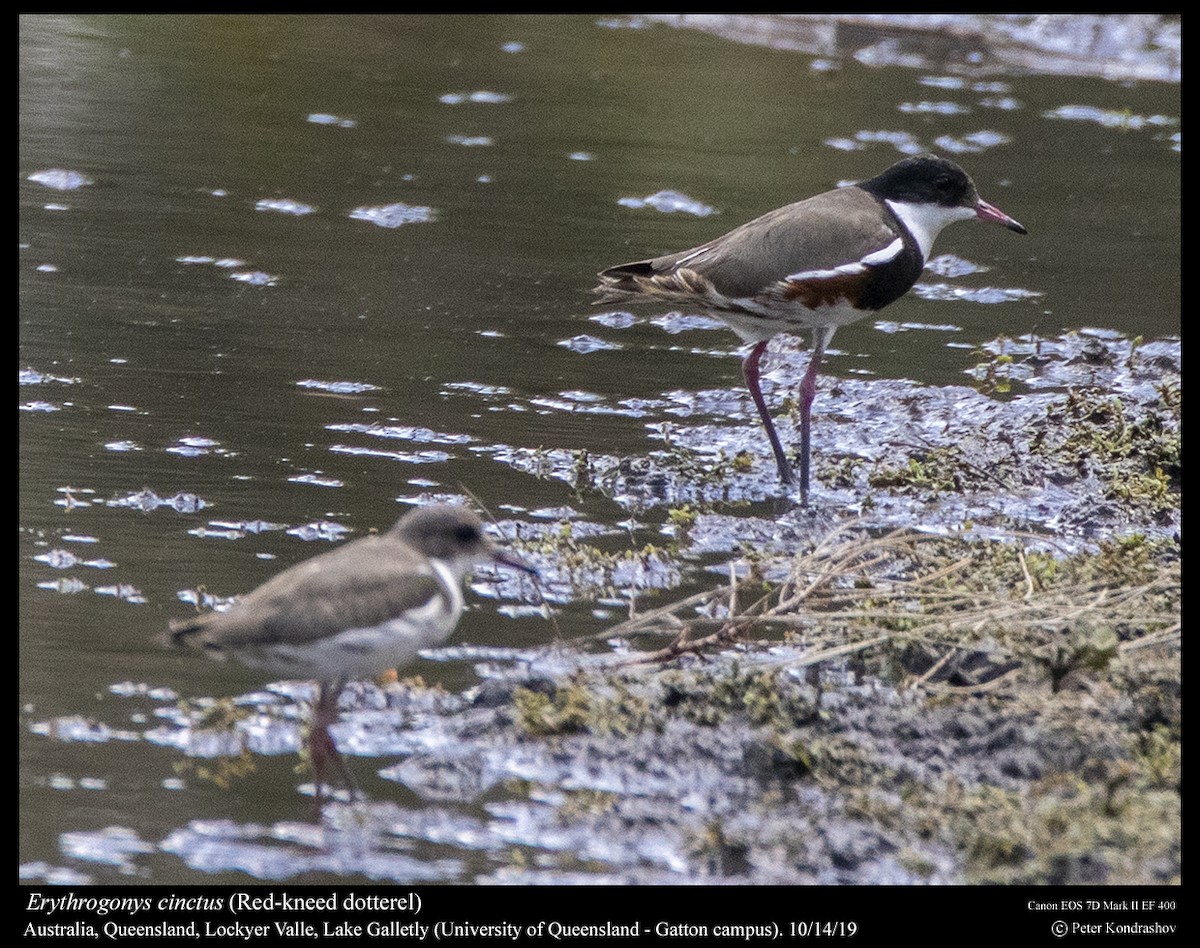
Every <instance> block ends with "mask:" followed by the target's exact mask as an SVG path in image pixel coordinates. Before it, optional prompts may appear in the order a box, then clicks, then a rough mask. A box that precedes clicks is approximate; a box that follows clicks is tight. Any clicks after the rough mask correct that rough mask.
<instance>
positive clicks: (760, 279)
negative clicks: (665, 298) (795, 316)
mask: <svg viewBox="0 0 1200 948" xmlns="http://www.w3.org/2000/svg"><path fill="white" fill-rule="evenodd" d="M816 201H819V202H820V203H817V204H814V203H813V202H816ZM890 223H891V215H888V217H887V218H885V219H884V220H883V221H881V219H880V217H879V204H878V202H877V201H876V200H875V198H873V197H872V196H871V195H869V194H867V192H865V191H863V190H862V189H861V188H855V187H850V188H843V189H842V190H840V191H831V192H829V193H827V194H823V195H819V196H818V197H817V198H809V199H808V200H807V201H799V202H797V203H795V204H789V205H787V206H786V207H781V208H778V209H777V210H774V211H771V212H770V213H767V214H764V215H763V216H762V217H759V218H756V219H755V220H752V221H750V222H749V223H747V224H743V225H742V226H741V227H737V228H735V229H734V230H731V231H730V232H729V233H727V234H725V235H724V236H721V237H718V238H716V239H715V240H711V241H709V242H708V243H706V244H701V245H700V246H698V247H693V248H692V249H690V250H684V251H682V252H681V253H674V254H668V255H666V256H662V257H654V258H652V259H650V260H639V261H636V262H634V263H626V264H621V265H620V266H616V267H610V268H609V269H608V270H604V271H603V272H602V273H601V274H600V280H601V283H600V285H599V286H597V287H596V289H595V291H594V292H596V293H598V294H601V297H600V299H599V300H598V302H600V303H605V302H613V301H615V300H625V301H630V297H636V296H639V295H658V294H656V293H655V289H654V286H655V284H656V283H657V284H658V285H659V286H660V287H661V286H662V285H663V284H664V283H669V282H673V280H672V279H671V278H673V276H674V275H675V274H680V275H681V276H683V271H687V270H690V271H692V272H694V273H696V274H697V275H698V276H699V277H701V278H703V280H705V281H707V282H708V283H710V284H711V285H712V286H713V287H714V288H715V289H716V291H717V292H718V293H720V294H721V295H722V296H726V297H731V298H736V297H749V296H754V295H755V294H756V293H759V292H761V291H763V290H764V289H765V288H767V287H769V286H771V285H773V284H775V283H777V282H778V281H780V280H782V279H784V278H785V277H788V276H790V275H792V274H794V273H798V272H802V271H806V270H826V269H833V268H834V267H837V266H841V265H842V264H847V263H853V262H855V261H857V260H861V259H862V258H863V257H865V256H867V255H868V254H871V253H874V252H875V251H877V250H881V249H883V248H884V247H886V246H888V245H889V244H890V243H891V242H892V241H894V240H895V239H896V237H897V232H896V231H895V230H893V229H892V228H891V227H889V226H887V225H888V224H890ZM830 248H840V250H831V249H830ZM656 278H657V279H656ZM677 290H678V291H682V292H686V288H685V287H683V286H680V287H678V288H677Z"/></svg>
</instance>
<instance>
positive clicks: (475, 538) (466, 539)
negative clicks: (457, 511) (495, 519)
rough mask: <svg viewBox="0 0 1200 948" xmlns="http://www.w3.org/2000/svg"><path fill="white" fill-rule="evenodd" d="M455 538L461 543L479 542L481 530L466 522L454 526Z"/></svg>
mask: <svg viewBox="0 0 1200 948" xmlns="http://www.w3.org/2000/svg"><path fill="white" fill-rule="evenodd" d="M454 539H456V540H457V541H458V542H459V543H478V542H479V531H478V530H476V529H475V528H474V527H472V526H470V525H469V524H465V523H464V524H463V525H462V526H461V527H455V528H454Z"/></svg>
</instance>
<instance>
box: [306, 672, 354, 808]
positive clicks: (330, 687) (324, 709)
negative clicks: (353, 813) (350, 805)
mask: <svg viewBox="0 0 1200 948" xmlns="http://www.w3.org/2000/svg"><path fill="white" fill-rule="evenodd" d="M342 685H343V683H342V682H340V681H335V682H321V683H320V684H319V685H318V691H317V703H316V704H315V705H314V706H313V715H312V722H311V723H310V724H309V731H308V753H309V757H310V758H311V759H312V768H313V781H314V783H315V785H316V799H317V802H318V803H320V801H321V800H322V799H324V790H325V787H326V786H327V781H326V780H325V773H326V768H327V765H328V764H329V762H330V761H332V762H333V768H334V770H336V771H337V777H338V778H339V779H340V780H341V781H342V783H343V784H344V785H345V786H347V787H349V788H350V793H351V796H355V795H356V789H357V788H356V787H355V786H354V779H353V778H352V777H351V776H350V771H349V770H347V769H346V762H345V761H344V760H342V755H341V752H339V751H338V749H337V744H335V743H334V740H333V735H332V734H330V733H329V726H330V725H331V724H333V723H334V722H335V721H336V720H337V704H338V696H339V695H340V694H341V693H342Z"/></svg>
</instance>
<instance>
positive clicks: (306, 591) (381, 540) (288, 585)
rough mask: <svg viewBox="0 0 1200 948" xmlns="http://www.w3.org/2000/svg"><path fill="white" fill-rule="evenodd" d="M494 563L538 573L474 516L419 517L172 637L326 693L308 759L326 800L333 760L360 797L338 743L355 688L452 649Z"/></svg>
mask: <svg viewBox="0 0 1200 948" xmlns="http://www.w3.org/2000/svg"><path fill="white" fill-rule="evenodd" d="M487 561H491V562H496V563H502V564H505V565H507V566H511V567H515V568H516V569H519V570H523V571H525V572H528V573H533V572H534V570H533V569H532V568H531V567H530V566H528V565H527V564H525V563H524V562H522V561H521V560H520V559H518V558H517V557H516V556H514V555H512V554H511V553H507V552H505V551H504V550H501V549H500V548H498V547H497V546H496V544H495V543H494V542H493V541H492V540H491V539H490V538H489V537H488V536H487V535H486V534H485V533H484V532H483V524H482V522H481V521H480V519H479V517H477V516H476V515H475V514H474V513H472V512H471V511H470V510H468V509H466V508H465V507H457V506H453V505H448V504H438V505H433V506H426V507H418V508H416V509H414V510H411V511H409V512H408V513H406V514H405V515H404V516H403V517H401V518H400V519H399V520H398V521H397V522H396V524H395V526H393V527H392V528H391V529H390V530H388V531H387V532H386V533H382V534H378V535H375V536H368V537H363V538H362V539H360V540H355V541H353V542H352V543H347V544H345V545H344V546H340V547H338V548H336V549H334V550H330V551H329V552H327V553H322V554H321V555H319V556H314V557H313V558H312V559H309V560H305V561H304V562H302V563H299V564H297V565H295V566H293V567H291V568H290V569H286V570H284V571H283V572H282V573H280V574H279V575H277V576H275V577H273V578H272V579H269V580H267V582H265V583H263V584H262V585H261V586H259V587H258V588H257V589H255V590H254V591H253V592H250V593H247V594H246V595H245V596H242V597H241V598H239V599H238V600H237V601H236V602H235V603H234V604H233V606H232V607H230V609H229V610H228V611H226V612H208V613H204V614H203V615H196V616H192V617H189V618H187V619H177V620H175V621H173V622H172V623H171V624H170V630H169V637H170V639H171V641H172V642H174V643H175V644H179V645H185V646H190V647H193V648H198V649H202V650H204V651H206V652H208V654H209V655H211V656H213V657H215V658H226V657H229V656H232V657H233V658H236V659H237V660H239V661H241V662H242V663H243V664H245V665H248V666H250V667H252V668H256V669H260V670H262V671H265V672H267V673H268V674H270V675H273V676H276V677H279V678H294V679H315V680H316V681H317V682H318V684H319V688H318V693H317V701H316V704H315V706H314V709H313V716H312V723H311V725H310V728H309V751H310V754H311V757H312V762H313V771H314V776H315V778H316V786H317V792H318V796H319V795H320V789H321V786H322V783H323V777H324V772H325V765H326V763H327V762H328V761H331V760H332V761H333V763H334V765H335V766H336V768H337V769H338V772H339V775H340V776H341V778H342V780H343V782H344V783H345V784H347V785H349V786H351V787H352V786H353V781H352V780H351V778H350V775H349V773H348V771H347V770H346V765H345V763H344V762H343V761H342V758H341V755H340V754H338V751H337V745H336V744H335V743H334V742H333V738H332V737H331V736H330V734H329V725H331V724H332V723H333V722H334V721H336V720H337V703H338V695H339V694H340V693H341V690H342V688H343V687H344V686H345V684H346V682H348V681H350V680H352V679H357V678H369V677H374V676H376V675H378V674H380V673H382V672H384V671H386V670H387V669H389V668H395V667H397V666H400V665H405V664H407V663H408V662H411V661H412V660H413V659H414V658H415V657H416V655H417V653H418V652H419V651H420V650H421V649H424V648H429V647H431V646H434V645H438V644H440V643H442V642H444V641H445V640H446V639H447V638H448V637H449V635H450V633H451V632H452V631H453V630H454V627H455V626H456V625H458V620H459V617H460V616H461V615H462V612H463V594H462V581H463V579H464V577H465V576H466V575H467V574H468V573H470V572H471V570H472V569H473V568H474V566H475V564H477V563H480V562H487Z"/></svg>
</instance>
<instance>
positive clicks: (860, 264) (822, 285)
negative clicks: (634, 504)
mask: <svg viewBox="0 0 1200 948" xmlns="http://www.w3.org/2000/svg"><path fill="white" fill-rule="evenodd" d="M970 219H978V220H985V221H993V222H995V223H997V224H1001V225H1003V226H1004V227H1007V228H1008V229H1009V230H1012V231H1016V232H1017V233H1018V234H1024V233H1027V231H1026V230H1025V228H1024V227H1023V226H1022V225H1021V224H1019V223H1017V222H1016V221H1015V220H1013V219H1012V218H1011V217H1009V216H1008V215H1007V214H1004V213H1003V212H1002V211H1000V210H999V209H997V208H995V207H993V206H992V205H991V204H988V203H987V202H986V201H984V200H983V199H982V198H981V197H980V196H979V193H978V192H977V191H976V190H975V184H974V182H973V181H972V180H971V178H970V177H969V176H968V175H967V173H966V172H965V171H963V169H962V168H960V167H959V166H958V165H956V164H955V163H954V162H953V161H948V160H947V159H945V158H939V157H937V156H935V155H920V156H918V157H914V158H906V159H904V160H903V161H898V162H897V163H896V164H894V165H892V166H891V167H890V168H888V169H887V170H886V171H884V172H883V173H882V174H879V175H877V176H876V177H874V178H871V179H870V180H869V181H863V182H862V183H860V184H857V185H853V186H850V187H846V188H836V189H834V190H832V191H826V192H824V193H823V194H818V195H817V196H816V197H811V198H808V199H807V200H804V201H799V202H797V203H795V204H789V205H787V206H786V207H781V208H778V209H777V210H774V211H771V212H769V213H767V214H764V215H763V216H762V217H759V218H756V219H755V220H752V221H750V222H749V223H747V224H743V225H742V226H741V227H737V228H735V229H734V230H731V231H730V232H729V233H727V234H724V235H722V236H720V237H717V238H716V239H714V240H710V241H708V242H706V243H703V244H700V246H698V247H692V248H691V249H690V250H683V251H680V252H679V253H672V254H666V255H665V256H662V257H653V258H651V259H649V260H638V261H636V262H634V263H623V264H621V265H620V266H616V267H609V268H608V269H607V270H603V271H601V273H600V274H599V276H600V285H599V286H597V287H596V288H595V290H594V292H595V293H597V294H599V299H598V300H597V303H601V304H604V303H614V302H620V303H640V302H651V301H661V302H665V303H672V304H680V305H684V306H690V307H696V308H697V309H699V310H701V311H702V312H705V313H708V314H710V315H712V316H715V317H717V318H719V319H721V320H723V321H724V322H725V323H726V324H727V325H728V326H729V328H730V329H732V330H733V331H734V332H736V333H737V334H738V335H739V336H741V337H742V340H743V341H744V342H746V343H753V346H752V348H751V349H750V352H749V354H748V355H747V356H746V357H745V360H744V361H743V362H742V371H743V374H744V375H745V378H746V386H747V387H748V388H749V389H750V396H751V397H752V398H753V399H754V406H755V408H757V409H758V416H759V418H761V419H762V424H763V428H765V429H766V432H767V438H768V439H769V440H770V442H771V450H772V451H773V452H774V454H775V464H776V466H777V467H778V469H779V478H780V480H781V481H783V483H784V484H789V485H790V484H792V483H794V479H793V476H792V468H791V464H790V463H789V461H788V458H787V456H786V454H785V453H784V450H783V446H782V445H781V444H780V442H779V435H778V434H777V432H776V431H775V425H774V424H773V422H772V421H771V415H770V413H769V412H768V411H767V406H766V402H765V401H764V399H763V395H762V389H761V388H760V387H759V363H760V361H761V359H762V355H763V352H764V351H765V350H766V348H767V342H768V341H769V340H770V339H771V337H772V336H774V335H775V334H776V333H780V332H796V331H798V330H802V329H811V330H812V331H813V351H812V356H811V357H810V359H809V363H808V369H807V371H806V372H805V373H804V379H803V380H802V381H801V383H800V499H801V502H802V503H804V504H807V503H808V482H809V466H810V464H809V453H810V452H809V443H810V431H811V424H812V403H813V398H814V396H815V395H816V390H817V373H818V371H819V369H820V365H821V357H822V356H823V355H824V353H825V348H826V346H828V345H829V341H830V340H831V339H832V338H833V333H834V331H835V330H836V329H837V327H838V326H844V325H846V324H847V323H852V322H854V321H855V320H859V319H862V318H864V317H865V316H870V315H871V314H873V313H876V312H878V311H879V310H881V309H882V308H883V307H885V306H887V305H888V303H891V302H893V301H895V300H897V299H899V298H900V297H901V296H903V295H904V294H905V293H907V292H908V290H909V289H910V288H911V287H912V285H913V284H914V283H916V281H917V277H918V276H920V274H921V271H922V269H924V267H925V263H926V261H927V260H928V259H929V254H930V251H931V250H932V248H933V241H934V238H936V237H937V235H938V234H939V233H940V232H941V230H942V228H943V227H945V226H946V225H947V224H952V223H954V222H955V221H961V220H970Z"/></svg>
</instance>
